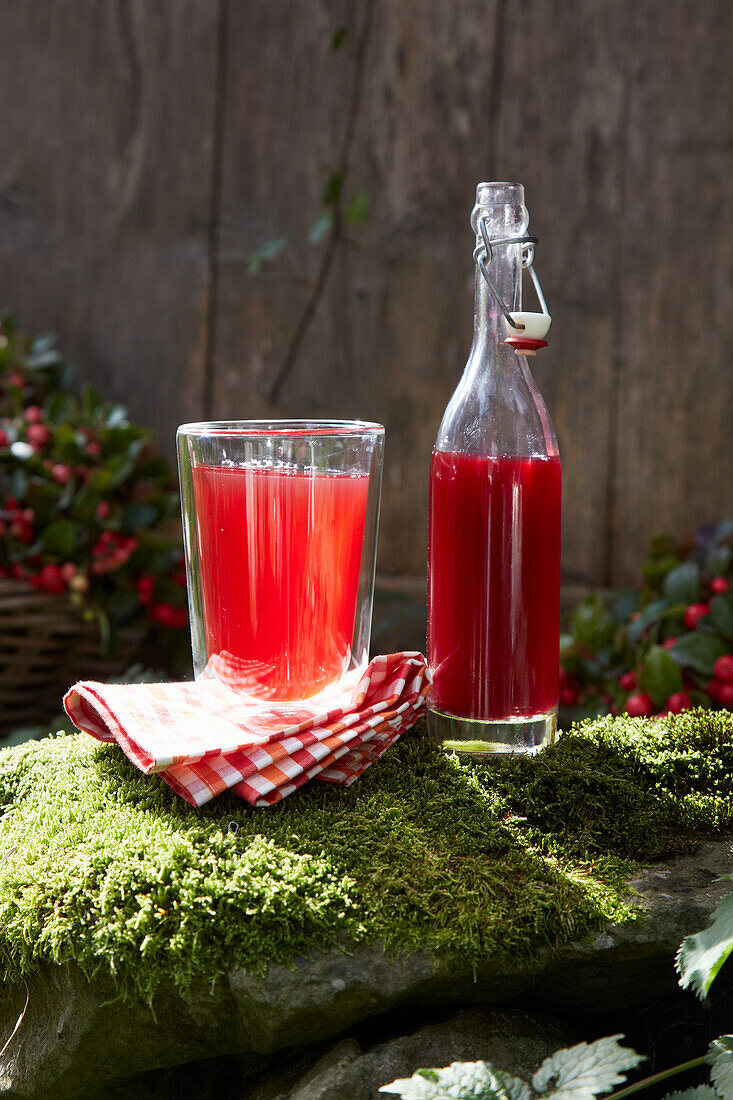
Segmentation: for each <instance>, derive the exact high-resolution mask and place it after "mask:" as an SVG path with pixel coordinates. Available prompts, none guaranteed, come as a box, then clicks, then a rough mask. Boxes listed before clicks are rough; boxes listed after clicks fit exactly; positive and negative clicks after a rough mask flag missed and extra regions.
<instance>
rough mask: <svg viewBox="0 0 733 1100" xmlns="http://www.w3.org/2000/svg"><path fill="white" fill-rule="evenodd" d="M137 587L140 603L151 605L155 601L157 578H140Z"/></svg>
mask: <svg viewBox="0 0 733 1100" xmlns="http://www.w3.org/2000/svg"><path fill="white" fill-rule="evenodd" d="M136 587H137V598H138V599H139V601H140V603H142V604H148V603H151V602H152V599H153V590H154V589H155V577H140V579H139V580H138V582H137V586H136Z"/></svg>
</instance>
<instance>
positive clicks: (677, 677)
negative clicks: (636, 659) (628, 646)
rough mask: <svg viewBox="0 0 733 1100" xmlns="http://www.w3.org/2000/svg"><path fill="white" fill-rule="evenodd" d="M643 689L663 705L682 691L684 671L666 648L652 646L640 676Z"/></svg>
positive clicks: (653, 700)
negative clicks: (677, 692) (671, 696)
mask: <svg viewBox="0 0 733 1100" xmlns="http://www.w3.org/2000/svg"><path fill="white" fill-rule="evenodd" d="M639 685H640V687H641V689H642V691H645V692H646V693H647V695H650V696H651V698H652V702H654V703H655V704H656V706H658V707H661V706H662V704H663V703H666V701H667V699H668V698H669V696H670V695H672V694H673V692H675V691H682V672H681V671H680V666H679V665H678V664H677V663H676V662H675V661H673V660H672V658H671V657H670V655H669V653H668V652H667V650H666V649H663V648H662V646H660V645H655V646H652V648H651V649H650V650H649V653H648V654H647V657H646V660H645V661H644V667H643V668H642V670H641V675H640V676H639Z"/></svg>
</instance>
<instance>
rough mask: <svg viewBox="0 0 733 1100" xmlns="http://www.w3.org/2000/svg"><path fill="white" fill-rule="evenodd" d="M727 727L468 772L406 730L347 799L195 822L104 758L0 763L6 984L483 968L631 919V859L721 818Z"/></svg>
mask: <svg viewBox="0 0 733 1100" xmlns="http://www.w3.org/2000/svg"><path fill="white" fill-rule="evenodd" d="M732 776H733V715H731V714H728V713H716V714H712V713H710V712H703V711H700V712H695V713H694V714H688V715H684V716H680V717H678V718H670V719H668V720H666V721H655V722H650V721H645V720H643V719H628V718H621V719H600V720H597V721H594V722H590V723H586V724H585V725H584V726H582V727H580V728H577V729H574V730H573V731H571V732H570V733H568V734H566V735H565V736H564V737H563V738H562V739H561V741H560V742H559V743H558V745H556V746H555V747H554V748H552V749H548V750H546V751H545V752H544V753H542V754H541V755H540V756H538V757H536V758H527V757H525V758H516V759H511V758H509V759H504V760H499V761H497V762H496V763H491V764H486V765H464V764H461V763H460V762H459V761H458V760H457V758H455V757H448V756H445V755H444V754H443V753H441V752H440V751H439V750H437V749H436V748H435V747H434V746H432V745H431V744H430V742H429V741H428V739H427V737H426V736H425V734H424V729H421V728H420V727H418V728H417V729H416V730H415V731H414V732H413V733H411V734H410V735H409V736H407V737H405V738H403V740H402V741H401V742H400V744H399V745H398V746H397V747H396V748H395V749H393V750H391V751H390V752H389V753H388V754H387V756H386V757H385V758H384V760H383V761H381V762H380V764H379V765H377V766H376V767H374V768H372V769H370V770H369V772H368V773H367V774H366V775H365V776H364V778H363V779H362V780H360V781H359V782H358V783H356V784H355V785H354V786H353V787H351V788H349V789H348V790H342V789H340V788H334V787H332V786H326V785H324V784H317V783H314V784H309V785H308V787H307V788H305V789H303V790H302V791H300V792H298V793H297V794H295V795H293V796H292V797H291V798H289V799H287V800H286V801H285V802H284V803H282V804H281V805H280V806H278V807H276V808H274V809H270V810H252V809H251V808H250V807H248V806H247V805H246V804H245V803H244V802H242V801H241V800H240V799H237V798H235V797H233V796H226V797H224V798H221V799H219V800H217V801H215V802H214V803H213V804H211V805H209V806H207V807H205V808H204V809H202V810H193V809H192V808H190V807H188V806H187V805H186V804H185V803H183V802H182V801H181V800H180V799H178V798H177V797H176V796H175V795H174V794H173V793H172V792H171V791H170V790H169V788H168V787H167V786H166V785H165V784H164V783H163V782H162V781H161V780H159V779H157V778H155V777H149V778H144V777H143V776H141V775H140V774H139V773H138V772H137V771H136V770H135V769H134V768H133V767H132V766H131V765H130V764H129V763H128V762H127V761H126V760H125V758H124V757H123V756H122V754H121V752H120V751H119V750H118V749H117V748H116V747H113V746H106V745H99V744H98V743H96V742H94V741H92V740H91V739H90V738H89V737H87V736H85V735H83V734H79V735H59V736H58V737H54V738H50V739H47V740H45V741H40V742H32V743H29V744H26V745H21V746H18V747H16V748H12V749H7V750H5V751H3V752H1V753H0V813H2V816H1V817H0V859H2V857H3V854H4V853H7V852H9V851H11V850H12V854H11V855H10V856H9V857H8V858H6V859H5V861H4V862H3V863H2V865H0V928H1V929H2V932H1V934H0V978H3V979H6V980H16V979H17V978H18V977H19V976H21V975H23V974H26V973H28V972H29V971H30V970H31V969H32V968H34V967H35V966H38V965H39V964H40V963H42V962H43V961H47V960H53V961H57V962H60V961H65V960H67V959H74V960H76V961H78V962H79V964H80V965H81V966H82V968H83V969H84V970H85V971H86V972H87V973H88V974H89V975H92V974H94V973H95V972H98V971H100V970H101V971H105V970H106V971H111V972H112V974H114V975H115V976H116V979H117V981H118V983H119V985H120V988H121V990H122V992H123V994H125V995H127V994H136V995H142V996H145V997H148V998H150V997H152V995H153V993H154V990H155V988H156V987H157V986H158V985H159V984H160V983H161V982H165V981H169V980H173V981H174V982H175V983H176V984H177V985H178V986H179V987H180V988H181V989H183V990H186V989H187V988H190V986H191V985H192V984H193V983H194V982H196V981H198V980H199V979H209V978H213V977H214V976H215V975H216V974H217V973H219V972H221V970H222V969H225V968H226V967H227V966H230V965H233V964H234V965H239V966H245V967H250V968H262V967H263V966H264V965H266V964H267V963H268V962H270V961H280V962H288V961H290V960H292V959H293V958H294V957H295V956H296V955H298V954H302V953H307V952H308V951H309V950H312V949H314V948H323V947H326V946H327V945H329V944H331V943H334V942H337V943H339V944H341V945H343V946H345V947H347V948H348V946H349V945H352V944H356V943H358V942H362V941H364V940H374V939H378V938H383V939H385V940H386V941H387V942H388V943H389V944H390V945H392V946H393V947H396V948H406V949H409V948H414V947H418V946H419V947H425V948H428V949H431V950H433V951H435V952H436V953H437V954H438V955H439V956H446V957H452V956H455V955H459V956H460V957H461V959H462V960H463V962H468V963H472V964H474V965H478V964H479V963H481V961H482V960H485V959H486V958H488V957H491V958H492V959H495V960H496V962H497V964H501V963H502V962H506V961H508V960H509V959H511V960H512V964H513V965H517V964H518V963H521V961H522V960H524V961H526V962H527V963H530V962H531V960H532V958H533V957H534V956H535V955H536V954H537V952H538V950H539V949H540V948H541V947H542V945H544V944H556V943H559V942H564V941H567V940H568V939H571V938H575V937H579V936H581V935H583V934H584V933H586V932H588V931H590V930H591V929H593V928H596V927H598V926H599V924H600V923H602V922H603V921H604V920H606V919H608V918H609V917H613V918H615V919H619V920H622V919H626V918H628V917H629V916H630V910H629V907H628V899H627V897H626V894H625V889H624V885H623V876H624V875H625V874H628V872H629V870H630V869H631V865H632V864H631V861H638V862H644V861H650V860H653V859H656V858H659V857H661V856H668V855H670V854H672V853H674V852H684V851H689V850H690V849H691V848H692V847H694V844H695V842H696V839H697V838H699V836H701V835H702V834H704V833H710V832H714V831H716V830H723V829H726V828H730V826H731V819H732V817H733V807H732V801H731V794H732V791H733V779H732V778H731V777H732Z"/></svg>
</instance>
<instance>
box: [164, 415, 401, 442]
mask: <svg viewBox="0 0 733 1100" xmlns="http://www.w3.org/2000/svg"><path fill="white" fill-rule="evenodd" d="M176 434H177V435H185V436H204V435H213V436H217V435H221V436H236V437H247V436H252V437H254V438H257V437H261V436H276V437H280V436H282V437H283V438H287V437H288V436H293V435H332V436H360V435H365V436H367V435H384V425H383V424H378V423H376V421H374V422H373V421H370V420H319V419H310V420H298V419H293V420H201V421H196V422H193V423H191V424H180V425H179V427H178V429H177V432H176Z"/></svg>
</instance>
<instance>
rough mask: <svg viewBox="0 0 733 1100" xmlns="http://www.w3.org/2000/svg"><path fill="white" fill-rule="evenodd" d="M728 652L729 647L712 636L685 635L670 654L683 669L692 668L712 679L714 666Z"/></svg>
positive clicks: (669, 651)
mask: <svg viewBox="0 0 733 1100" xmlns="http://www.w3.org/2000/svg"><path fill="white" fill-rule="evenodd" d="M727 652H728V646H727V645H726V644H725V642H724V641H722V639H721V638H716V637H714V636H713V635H712V634H699V633H695V634H683V635H682V637H681V638H680V639H679V640H678V641H677V642H675V644H674V645H673V646H672V648H671V649H670V650H668V653H669V655H670V657H672V658H673V659H674V660H675V661H676V662H677V664H678V665H679V666H680V667H681V668H691V669H692V670H693V672H699V674H700V675H701V676H704V677H705V678H706V679H708V680H709V679H710V677H711V676H712V674H713V665H714V664H715V662H716V661H717V659H718V657H722V656H723V654H724V653H727Z"/></svg>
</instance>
